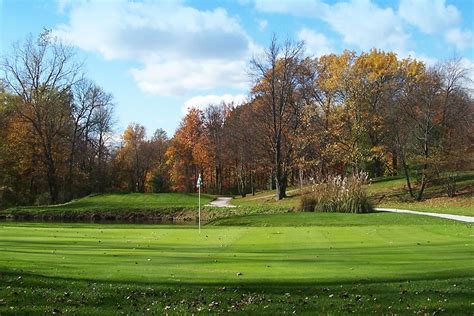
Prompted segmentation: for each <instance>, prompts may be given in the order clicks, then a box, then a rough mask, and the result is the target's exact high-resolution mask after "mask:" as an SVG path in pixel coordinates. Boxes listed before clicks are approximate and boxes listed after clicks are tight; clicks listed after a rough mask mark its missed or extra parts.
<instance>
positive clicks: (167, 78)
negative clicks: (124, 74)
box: [131, 59, 249, 95]
mask: <svg viewBox="0 0 474 316" xmlns="http://www.w3.org/2000/svg"><path fill="white" fill-rule="evenodd" d="M246 68H247V64H246V62H245V61H244V60H243V61H240V60H237V61H226V60H204V61H199V62H197V61H196V60H193V59H186V60H170V61H166V62H156V63H154V62H150V63H147V64H145V66H144V67H143V68H141V69H132V70H131V73H132V75H133V78H134V79H135V81H136V82H137V84H138V86H139V87H140V89H141V90H143V91H145V92H149V93H152V94H156V95H179V94H181V93H183V92H189V91H206V90H211V89H213V88H218V87H231V88H240V89H246V88H247V87H248V84H249V79H248V75H247V73H246Z"/></svg>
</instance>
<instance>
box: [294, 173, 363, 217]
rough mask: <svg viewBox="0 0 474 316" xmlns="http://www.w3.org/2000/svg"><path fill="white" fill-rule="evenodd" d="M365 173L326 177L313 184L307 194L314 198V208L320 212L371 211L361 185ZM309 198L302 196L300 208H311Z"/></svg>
mask: <svg viewBox="0 0 474 316" xmlns="http://www.w3.org/2000/svg"><path fill="white" fill-rule="evenodd" d="M366 182H367V174H365V173H360V174H355V175H351V176H349V177H346V178H342V177H341V176H336V177H331V178H328V179H327V180H326V181H324V182H323V183H320V184H316V185H314V187H313V189H312V192H311V193H310V194H307V195H309V196H310V197H311V198H312V199H313V200H314V203H315V205H314V208H313V209H314V210H315V211H320V212H340V213H368V212H370V211H372V206H371V205H370V203H369V199H368V197H367V193H366V192H365V189H364V187H363V185H364V184H365V183H366ZM310 201H311V199H310V198H309V197H307V196H306V195H305V196H302V202H301V209H302V210H306V209H310V208H311V202H310Z"/></svg>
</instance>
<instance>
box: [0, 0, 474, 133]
mask: <svg viewBox="0 0 474 316" xmlns="http://www.w3.org/2000/svg"><path fill="white" fill-rule="evenodd" d="M473 18H474V1H471V0H459V1H454V0H377V1H376V0H340V1H337V0H336V1H334V0H332V1H330V0H281V1H278V0H234V1H232V0H222V1H185V0H182V1H179V0H178V1H168V0H163V1H149V0H144V1H121V0H114V1H104V0H103V1H80V0H58V1H39V0H37V1H34V0H29V1H25V0H0V53H1V54H8V53H9V51H10V47H11V44H12V42H14V41H18V40H23V39H25V37H26V36H27V35H28V34H29V33H32V34H33V35H37V34H38V33H39V32H40V31H41V30H42V29H43V27H46V28H48V29H52V30H53V32H54V34H55V35H56V36H58V37H59V38H61V39H63V40H64V41H66V42H68V43H70V44H71V45H73V46H75V47H77V54H78V57H79V58H81V59H84V60H85V64H86V71H87V74H88V76H89V77H90V78H91V79H93V80H95V81H96V82H97V83H98V84H100V85H101V86H102V87H103V88H104V89H105V90H106V91H108V92H111V93H112V94H113V95H114V97H115V102H116V118H117V131H121V130H123V129H124V128H125V127H126V126H127V125H128V123H130V122H139V123H141V124H143V125H145V126H146V128H147V129H148V133H149V134H151V133H152V132H153V131H154V130H155V129H156V128H158V127H161V128H164V129H165V130H166V131H167V132H168V134H169V135H172V134H173V132H174V130H175V128H176V127H177V125H178V123H179V120H180V119H181V117H182V116H183V113H185V111H186V109H187V108H189V107H192V106H203V105H206V104H209V103H216V102H217V103H218V102H219V101H220V100H225V101H235V102H237V103H238V102H242V101H243V100H245V98H246V97H247V93H248V89H249V84H250V80H249V77H248V73H247V70H248V65H249V60H250V58H251V57H252V56H253V55H254V54H258V53H259V51H261V50H262V48H263V47H266V46H267V45H268V42H269V40H270V38H271V36H272V34H273V33H275V34H276V35H277V36H278V37H280V38H282V39H284V38H293V39H297V40H304V41H305V43H306V53H307V54H309V55H315V56H317V55H321V54H327V53H332V52H335V53H338V52H341V51H343V50H344V49H350V50H355V51H358V52H360V51H367V50H369V49H371V48H374V47H375V48H380V49H384V50H391V51H394V52H396V53H397V54H398V55H399V56H401V57H407V56H412V57H414V58H419V59H421V60H423V61H425V62H426V63H428V64H434V63H436V62H437V61H441V60H443V59H446V58H451V57H453V56H457V57H461V58H463V63H464V64H465V65H466V66H468V67H473V66H474V19H473Z"/></svg>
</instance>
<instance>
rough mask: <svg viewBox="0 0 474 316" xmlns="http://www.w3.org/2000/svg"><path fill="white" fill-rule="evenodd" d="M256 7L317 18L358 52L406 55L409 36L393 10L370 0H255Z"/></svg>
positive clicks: (269, 11) (265, 10) (264, 10)
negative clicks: (373, 50) (334, 0)
mask: <svg viewBox="0 0 474 316" xmlns="http://www.w3.org/2000/svg"><path fill="white" fill-rule="evenodd" d="M255 8H256V9H257V10H260V11H262V12H267V13H282V14H283V13H284V14H292V15H296V16H304V17H311V18H317V19H321V20H323V21H325V22H326V23H328V24H329V25H330V26H331V28H332V29H334V30H335V31H336V32H337V33H339V34H340V35H341V36H342V39H343V41H344V42H345V43H346V44H351V45H354V46H356V47H358V48H360V49H363V50H368V49H371V48H374V47H375V48H381V49H385V50H393V51H396V52H405V51H406V50H407V46H408V43H407V42H408V39H409V35H408V34H407V33H406V32H405V30H404V29H403V23H402V20H401V18H400V17H399V16H398V15H397V14H396V12H394V11H393V9H392V8H389V7H388V8H381V7H379V6H377V5H376V4H374V3H372V2H371V1H370V0H349V1H345V2H344V1H341V2H337V3H335V4H332V5H329V4H326V3H324V2H323V1H321V0H301V1H291V0H282V1H272V0H255Z"/></svg>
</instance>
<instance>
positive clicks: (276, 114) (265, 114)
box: [251, 37, 303, 200]
mask: <svg viewBox="0 0 474 316" xmlns="http://www.w3.org/2000/svg"><path fill="white" fill-rule="evenodd" d="M302 51H303V43H292V42H290V41H287V42H286V43H284V44H283V45H281V44H279V43H278V42H277V39H276V37H273V38H272V41H271V43H270V46H269V47H268V48H267V49H266V50H265V53H264V54H263V55H262V56H261V57H260V58H253V59H252V61H251V65H252V68H251V69H252V75H253V78H254V80H255V85H254V87H253V88H252V95H253V97H254V98H255V99H257V100H258V101H257V102H258V103H259V104H260V105H261V107H260V108H259V109H258V110H259V111H256V117H258V119H260V122H261V124H262V128H264V129H265V130H266V131H269V132H270V134H271V135H270V138H269V139H268V144H267V146H268V149H269V151H270V152H271V153H272V156H273V169H274V172H275V182H276V187H277V194H276V199H277V200H281V199H283V198H284V197H286V187H287V185H288V172H289V170H290V167H291V155H292V151H293V143H292V137H293V133H292V131H294V130H295V129H296V128H297V126H298V125H299V115H300V113H301V111H300V110H301V102H300V100H299V98H298V97H299V96H298V92H297V90H298V86H299V84H300V83H299V80H298V78H299V76H298V74H299V71H300V65H301V54H302Z"/></svg>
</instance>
